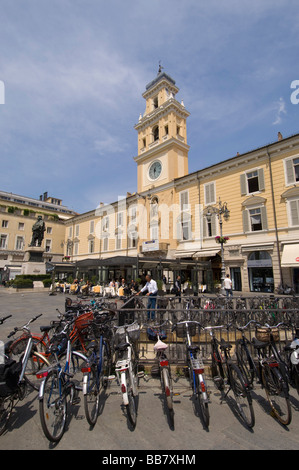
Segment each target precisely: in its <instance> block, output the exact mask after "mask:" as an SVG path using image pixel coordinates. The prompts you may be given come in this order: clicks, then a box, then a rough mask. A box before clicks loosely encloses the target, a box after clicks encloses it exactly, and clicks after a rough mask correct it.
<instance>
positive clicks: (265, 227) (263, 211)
mask: <svg viewBox="0 0 299 470" xmlns="http://www.w3.org/2000/svg"><path fill="white" fill-rule="evenodd" d="M261 217H262V229H263V230H268V219H267V209H266V207H264V206H263V207H261Z"/></svg>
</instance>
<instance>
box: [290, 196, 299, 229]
mask: <svg viewBox="0 0 299 470" xmlns="http://www.w3.org/2000/svg"><path fill="white" fill-rule="evenodd" d="M298 202H299V201H290V212H291V224H292V226H294V225H299V211H298Z"/></svg>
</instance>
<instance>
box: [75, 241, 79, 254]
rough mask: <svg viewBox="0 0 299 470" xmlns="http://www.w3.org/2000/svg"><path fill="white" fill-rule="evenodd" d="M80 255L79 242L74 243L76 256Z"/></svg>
mask: <svg viewBox="0 0 299 470" xmlns="http://www.w3.org/2000/svg"><path fill="white" fill-rule="evenodd" d="M78 254H79V242H75V243H74V255H78Z"/></svg>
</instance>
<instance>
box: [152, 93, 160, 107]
mask: <svg viewBox="0 0 299 470" xmlns="http://www.w3.org/2000/svg"><path fill="white" fill-rule="evenodd" d="M158 106H159V102H158V96H155V98H153V108H154V109H157V108H158Z"/></svg>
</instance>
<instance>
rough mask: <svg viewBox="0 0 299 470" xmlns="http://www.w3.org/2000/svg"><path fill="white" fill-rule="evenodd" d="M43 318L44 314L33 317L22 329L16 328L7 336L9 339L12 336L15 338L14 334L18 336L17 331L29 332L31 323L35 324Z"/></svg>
mask: <svg viewBox="0 0 299 470" xmlns="http://www.w3.org/2000/svg"><path fill="white" fill-rule="evenodd" d="M41 316H42V313H40V314H39V315H36V317H33V318H31V319H30V320H29V321H28V322H27V323H26V324H25V325H23V326H21V327H17V326H16V327H15V328H14V330H13V331H11V332H10V333H9V335H7V338H10V337H11V336H13V335H14V334H16V332H17V331H21V330H27V331H29V325H30V323H33V322H34V321H35V320H37V319H38V318H39V317H41Z"/></svg>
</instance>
